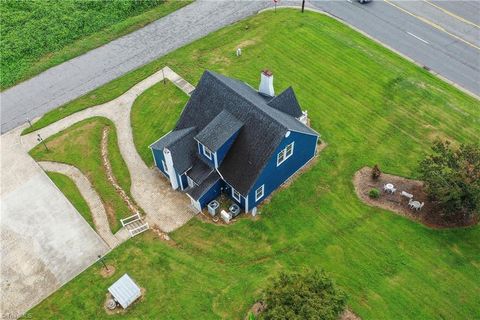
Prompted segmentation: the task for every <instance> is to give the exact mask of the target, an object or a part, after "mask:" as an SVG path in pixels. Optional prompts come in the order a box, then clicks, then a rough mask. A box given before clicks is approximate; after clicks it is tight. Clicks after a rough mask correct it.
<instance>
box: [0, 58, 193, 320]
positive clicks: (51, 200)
mask: <svg viewBox="0 0 480 320" xmlns="http://www.w3.org/2000/svg"><path fill="white" fill-rule="evenodd" d="M163 73H164V74H165V77H166V78H168V79H169V80H170V81H172V82H173V83H175V84H176V85H177V86H179V88H180V89H182V90H183V91H184V92H185V93H187V94H188V93H189V92H191V91H192V90H193V89H194V87H193V86H192V85H191V84H189V83H188V82H187V81H185V80H184V79H182V78H181V77H180V76H179V75H177V74H176V73H175V72H173V71H172V70H171V69H170V68H168V67H167V68H164V69H163V72H162V70H160V71H158V72H156V73H155V74H153V75H151V76H150V77H148V78H146V79H145V80H143V81H141V82H139V83H138V84H137V85H135V86H133V87H132V88H131V89H130V90H128V91H127V92H125V93H124V94H123V95H121V96H119V97H118V98H117V99H114V100H112V101H110V102H107V103H105V104H102V105H98V106H94V107H91V108H88V109H86V110H83V111H81V112H78V113H75V114H73V115H71V116H69V117H67V118H64V119H62V120H60V121H58V122H55V123H53V124H51V125H50V126H48V127H45V128H43V129H40V130H39V131H37V132H34V133H31V134H28V135H25V136H20V133H21V132H22V130H23V129H24V128H25V126H26V125H23V126H20V127H18V128H16V129H14V130H11V131H10V132H8V133H6V134H3V135H1V136H0V142H1V174H2V179H1V189H0V195H1V207H0V208H1V211H0V213H1V214H0V218H1V224H0V231H1V232H0V235H1V237H0V241H1V243H2V256H1V258H2V259H1V261H0V262H1V264H0V267H1V268H0V289H1V290H0V291H1V292H2V294H1V295H0V300H1V301H0V302H1V304H0V318H1V317H10V318H17V317H19V316H20V315H21V314H23V313H24V312H26V311H27V310H29V309H30V308H32V307H33V306H34V305H36V304H37V303H39V302H40V301H42V300H43V299H45V298H46V297H47V296H48V295H50V294H51V293H53V292H54V291H56V290H57V289H58V288H59V287H61V286H62V285H64V284H65V283H67V282H68V281H70V280H71V279H73V278H74V277H75V276H77V275H78V274H79V273H81V272H82V271H83V270H85V269H86V268H87V267H89V266H91V265H92V264H93V263H94V262H95V261H96V260H97V257H98V255H102V256H103V255H105V254H106V253H107V252H108V251H109V250H110V247H113V246H115V245H117V244H118V243H120V242H123V241H125V240H126V239H127V238H128V237H129V234H128V232H127V231H126V230H125V228H122V229H121V230H120V231H119V232H117V233H116V234H115V235H112V234H111V232H110V230H109V227H108V221H106V215H105V212H104V208H103V206H102V205H101V200H100V199H99V197H98V195H97V194H96V193H95V192H94V190H93V188H92V187H91V185H90V183H89V181H88V180H87V178H86V177H85V176H84V175H83V174H82V173H81V172H80V171H79V170H78V169H76V168H75V167H72V166H68V165H63V164H59V163H48V162H42V163H41V165H42V166H43V167H44V169H45V170H50V171H56V172H60V173H63V174H66V175H67V176H69V177H70V178H72V179H73V180H74V181H75V183H76V185H77V186H78V187H79V190H80V192H81V194H82V196H83V197H84V198H85V199H86V200H87V202H88V204H89V206H90V208H91V211H92V214H93V216H94V221H95V223H96V226H97V230H98V233H99V234H100V235H101V236H102V238H103V239H105V241H104V240H102V238H101V237H100V236H99V235H98V234H97V233H96V232H95V231H94V230H93V229H92V228H91V227H90V225H89V224H88V223H87V222H86V221H85V220H84V219H83V218H82V216H81V215H80V214H79V213H78V211H77V210H76V209H75V208H74V207H73V206H72V204H71V203H70V202H68V200H67V199H66V198H65V196H64V195H63V194H62V192H61V191H60V190H59V189H58V188H57V187H56V186H55V184H54V183H53V182H52V181H51V180H50V179H49V178H48V176H47V175H46V174H45V172H44V171H43V170H42V168H41V167H40V166H39V165H38V164H37V163H36V162H35V161H34V160H33V159H32V158H31V157H30V156H29V155H28V151H29V150H31V149H32V148H33V147H35V146H36V145H37V144H38V141H37V139H36V138H37V133H38V132H39V133H40V134H41V135H42V137H43V138H48V137H49V136H51V135H53V134H55V133H57V132H59V131H61V130H63V129H66V128H68V127H70V126H71V125H72V124H74V123H76V122H78V121H81V120H83V119H86V118H90V117H94V116H102V117H106V118H108V119H110V120H112V122H114V124H115V127H116V129H117V136H118V141H119V142H120V143H119V148H120V152H121V154H122V157H123V158H124V160H125V163H126V164H127V168H128V170H129V171H130V175H131V180H132V186H131V194H132V196H133V198H134V200H135V201H136V203H137V204H138V205H140V206H141V207H142V209H143V210H144V211H145V213H146V214H147V217H146V220H147V222H148V223H149V224H150V226H154V225H157V226H158V227H159V228H160V229H161V230H162V231H165V232H170V231H172V230H174V229H176V228H178V227H180V226H182V225H183V224H185V223H186V222H187V221H188V220H189V219H191V218H192V217H193V216H194V214H195V212H194V210H193V209H192V208H191V207H190V205H189V201H188V200H187V197H185V196H184V195H182V194H181V193H179V192H175V191H173V190H172V189H171V188H170V185H169V184H168V182H167V181H165V179H164V178H162V177H161V175H160V173H159V172H158V170H156V169H150V168H148V167H147V166H146V165H145V163H144V162H143V160H142V159H141V158H140V156H139V155H138V153H137V150H136V149H135V145H134V143H133V136H132V129H131V127H130V111H131V107H132V105H133V102H134V101H135V99H136V98H137V96H139V95H140V94H141V93H143V92H144V91H145V90H147V89H148V88H150V87H151V86H153V85H154V84H156V83H158V82H159V81H162V80H163V76H162V74H163ZM102 208H103V210H102Z"/></svg>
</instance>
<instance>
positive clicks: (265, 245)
mask: <svg viewBox="0 0 480 320" xmlns="http://www.w3.org/2000/svg"><path fill="white" fill-rule="evenodd" d="M266 22H268V23H266ZM238 47H241V48H242V56H241V57H237V56H236V55H235V50H236V48H238ZM166 65H168V66H170V67H171V68H172V69H173V70H174V71H175V72H177V73H178V74H179V75H181V76H182V77H184V78H185V79H186V80H187V81H188V82H190V83H193V84H195V83H197V82H198V80H199V79H200V76H201V74H202V72H203V71H204V70H205V69H211V70H214V71H216V72H219V73H222V74H225V75H227V76H230V77H235V78H237V79H241V80H242V81H246V82H247V83H249V84H251V85H252V86H256V84H257V83H258V70H261V69H263V68H268V69H270V70H272V71H273V72H274V73H275V74H276V75H277V77H276V79H275V81H276V88H278V92H281V91H283V90H284V89H286V88H287V87H288V86H290V85H292V87H293V88H294V89H295V91H296V93H297V95H298V96H297V97H298V100H299V102H300V104H301V105H302V107H303V108H305V109H308V111H309V117H310V118H311V120H312V121H311V124H312V128H313V129H314V130H316V131H317V132H321V133H322V138H324V139H325V140H326V141H327V142H328V144H329V146H328V148H326V149H325V150H324V151H323V152H322V153H321V155H320V157H319V160H318V162H317V163H316V164H315V165H314V166H313V167H312V168H311V169H310V170H308V171H306V172H305V173H304V174H303V175H301V176H300V177H299V178H298V179H297V180H295V181H294V182H293V183H292V185H291V186H289V188H286V189H284V190H281V191H280V192H278V193H277V194H275V195H274V197H273V198H272V200H271V201H270V202H269V203H268V204H266V205H265V206H264V207H263V208H262V216H263V218H262V219H259V220H258V221H255V222H254V221H251V220H248V219H241V220H240V221H238V222H237V223H235V224H233V225H231V226H229V227H228V228H218V227H216V226H214V225H212V224H208V223H203V222H202V221H200V220H198V219H192V220H191V221H190V222H189V223H188V224H187V225H185V226H183V227H181V228H180V229H178V230H176V231H175V232H173V233H171V234H170V236H171V237H172V239H173V240H174V241H175V246H173V245H168V244H167V243H165V242H164V241H159V237H158V236H157V235H155V234H154V233H152V232H148V233H144V234H142V235H141V236H139V237H136V238H133V239H131V240H129V241H128V242H126V243H124V244H122V245H121V246H119V247H118V248H116V249H115V250H113V251H112V252H111V253H110V254H109V255H108V256H107V257H106V258H105V259H106V262H107V263H108V264H111V265H113V266H114V267H115V268H116V274H117V275H121V274H124V273H126V272H128V274H129V275H131V276H132V278H134V279H135V280H136V281H138V283H141V284H142V286H144V287H145V290H146V292H147V294H146V295H145V299H144V300H143V301H141V302H139V303H137V304H135V305H134V306H132V308H131V309H130V310H128V311H127V313H126V314H125V315H123V316H124V317H125V318H127V317H129V318H151V319H160V318H163V317H165V315H168V317H169V318H171V319H185V318H192V319H193V318H195V319H217V318H226V319H240V318H243V317H244V316H245V315H246V313H247V311H248V310H249V308H250V307H251V306H252V305H253V304H254V303H255V302H256V301H258V300H259V298H260V295H261V292H262V291H263V290H264V288H266V287H268V284H269V282H268V281H269V280H268V279H269V276H271V275H273V274H277V273H279V272H281V271H297V270H300V269H301V268H302V267H311V266H316V267H321V268H322V269H324V270H325V271H326V272H328V274H329V275H330V276H331V277H332V278H333V279H334V280H335V283H336V284H337V286H338V287H339V288H341V289H342V291H344V292H345V293H346V295H347V296H348V300H347V304H348V307H349V309H351V310H353V311H354V312H355V314H358V315H359V316H360V317H361V318H365V319H399V318H410V319H412V318H413V319H438V318H445V319H471V318H474V317H475V316H477V314H478V310H480V301H479V300H478V299H477V297H478V288H479V286H480V283H479V281H480V280H479V278H478V273H479V270H480V267H479V266H480V256H479V255H478V252H479V251H480V241H479V240H480V228H479V227H478V226H475V227H472V228H466V229H456V230H432V229H429V228H426V227H424V226H422V225H420V224H418V223H416V222H413V221H410V220H407V219H404V218H403V217H399V216H397V215H395V214H384V213H385V211H384V210H382V209H378V208H374V207H370V206H367V205H365V204H364V203H362V202H361V201H360V200H359V199H358V197H357V196H356V194H355V191H354V187H353V184H352V177H353V175H354V173H355V172H356V171H358V170H359V169H360V168H362V167H364V166H373V165H374V164H376V163H378V164H379V165H380V167H381V168H382V170H384V171H385V172H389V173H392V174H394V175H398V176H409V177H412V178H413V179H417V178H418V176H417V175H416V173H415V171H414V169H415V168H416V167H417V164H418V162H419V161H420V159H423V158H424V157H425V155H426V154H427V153H428V152H429V149H430V146H431V143H432V141H433V140H435V139H436V138H438V137H442V138H443V137H448V139H449V140H451V141H456V142H459V143H464V142H469V141H475V139H478V135H479V132H480V125H479V122H478V119H479V118H480V110H479V108H478V103H479V102H478V101H477V100H475V99H474V98H471V97H469V96H467V95H465V94H464V93H462V92H460V91H459V90H457V89H455V88H453V87H452V86H450V85H448V84H446V83H444V82H442V81H441V80H439V79H438V78H436V77H434V76H433V75H431V74H430V73H428V72H427V71H425V70H422V69H421V68H419V67H417V66H415V65H413V64H411V63H410V62H408V61H406V60H404V59H402V58H401V57H399V56H397V55H396V54H394V53H392V52H391V51H389V50H387V49H385V48H383V47H381V46H380V45H379V44H376V43H374V42H372V41H371V40H369V39H367V38H365V37H364V36H362V35H360V34H358V33H357V32H355V31H354V30H352V29H350V28H348V27H347V26H345V25H343V24H342V23H340V22H338V21H336V20H334V19H332V18H329V17H327V16H324V15H320V14H317V13H311V12H306V13H305V14H303V15H302V14H300V12H298V11H295V10H278V11H277V12H276V13H274V12H267V13H262V14H260V15H258V16H255V17H253V18H251V19H248V20H245V21H242V22H240V23H237V24H234V25H232V26H229V27H227V28H225V29H222V30H220V31H218V32H215V33H213V34H211V35H209V36H207V37H205V38H203V39H201V40H199V41H196V42H194V43H192V44H191V45H188V46H185V47H183V48H181V49H179V50H177V51H175V52H172V53H171V54H169V55H167V56H165V57H163V58H161V59H159V60H157V61H155V62H152V63H151V64H149V65H146V66H144V67H142V68H141V69H139V70H137V71H134V72H132V73H129V74H127V75H125V76H124V77H122V78H120V79H117V80H115V81H113V82H111V83H109V84H107V85H105V86H103V87H101V88H99V89H97V90H95V91H94V92H92V93H90V94H88V95H86V96H85V97H82V98H80V99H78V100H77V101H74V102H72V103H70V104H68V105H66V106H64V107H63V108H62V109H58V110H54V111H52V112H50V113H49V114H47V115H46V116H45V118H44V119H42V120H40V121H39V122H38V124H37V125H36V126H37V128H39V127H42V126H45V125H46V124H48V123H52V122H54V121H55V120H58V119H60V118H62V117H64V116H65V115H67V114H71V113H73V112H75V111H78V110H81V109H83V108H86V107H89V106H92V105H96V104H99V103H103V102H106V101H109V100H111V99H113V98H116V97H117V96H119V95H120V94H121V93H123V92H125V91H126V90H128V89H129V88H131V87H132V86H133V85H134V84H136V83H137V82H139V81H140V80H142V79H144V78H145V77H147V76H148V75H150V74H152V73H153V72H156V71H158V70H159V69H160V68H162V67H164V66H166ZM172 91H173V92H172ZM177 93H178V92H177V89H176V88H172V86H171V84H166V85H163V84H161V83H159V84H157V85H155V86H153V87H152V88H150V89H149V90H148V91H146V92H145V93H144V96H140V97H139V98H138V99H137V102H139V104H138V105H137V104H136V105H135V106H134V107H133V109H132V117H131V120H132V122H133V123H132V126H133V128H139V127H140V126H143V128H142V129H141V130H143V132H147V133H152V134H151V135H149V138H151V139H152V140H151V141H147V139H141V138H139V137H138V135H137V139H135V142H136V146H137V149H138V150H139V151H140V153H142V154H144V155H145V154H146V153H145V151H144V148H146V147H147V146H148V145H149V144H151V143H153V142H154V141H155V140H156V139H157V138H158V136H161V135H162V134H165V133H167V132H168V131H169V130H171V129H172V128H173V125H174V119H176V118H177V117H178V115H179V113H180V112H181V110H182V108H183V106H184V103H185V99H174V98H172V95H173V96H175V95H176V94H177ZM140 102H142V103H140ZM155 105H156V106H157V107H156V108H154V107H153V106H155ZM142 106H149V108H151V110H154V111H153V112H149V113H142ZM153 118H154V119H155V121H153ZM162 122H165V125H164V126H161V127H160V128H158V129H157V127H158V126H159V124H162ZM156 130H158V133H157V134H154V133H155V131H156ZM135 135H136V134H135V133H134V136H135ZM92 143H93V142H92ZM95 143H98V142H95ZM119 143H122V142H121V141H119ZM72 148H76V146H72ZM150 164H151V163H150ZM389 213H390V212H389ZM100 268H101V265H95V266H92V267H91V268H89V269H88V270H86V271H85V272H84V273H82V274H81V275H79V276H78V277H77V278H76V279H74V280H73V281H71V282H70V283H68V284H67V285H65V286H64V287H62V288H61V289H60V290H59V291H57V292H56V293H54V294H53V295H52V296H50V297H49V298H48V299H46V300H45V301H43V302H42V303H41V304H40V305H38V306H37V307H35V308H34V309H32V310H31V311H30V312H29V315H31V317H32V318H35V319H36V318H41V319H56V318H62V317H63V318H69V319H83V318H95V319H111V316H109V315H107V314H106V313H105V312H104V310H103V301H104V298H105V293H106V290H107V288H108V287H109V286H110V285H111V284H112V282H113V281H114V280H116V279H113V278H115V277H112V278H107V279H105V278H102V277H101V275H100V274H99V273H98V272H99V269H100Z"/></svg>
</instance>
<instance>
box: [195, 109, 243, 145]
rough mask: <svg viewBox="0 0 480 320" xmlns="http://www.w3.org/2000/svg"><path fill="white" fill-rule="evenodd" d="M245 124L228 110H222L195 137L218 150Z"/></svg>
mask: <svg viewBox="0 0 480 320" xmlns="http://www.w3.org/2000/svg"><path fill="white" fill-rule="evenodd" d="M242 126H243V123H242V122H241V121H240V120H238V119H237V118H235V117H234V116H233V115H232V114H231V113H230V112H228V111H227V110H222V111H221V112H220V113H219V114H218V115H217V116H216V117H215V118H213V120H212V121H210V123H209V124H207V125H206V126H205V128H203V129H202V131H200V132H199V133H198V134H197V136H196V137H195V139H197V140H198V141H199V142H200V143H201V144H203V145H204V146H206V147H207V148H208V149H210V150H211V151H213V152H215V151H217V150H218V149H219V148H220V147H221V146H223V144H224V143H225V142H227V140H228V139H230V138H231V137H232V136H233V134H234V133H236V132H237V131H238V130H240V128H241V127H242Z"/></svg>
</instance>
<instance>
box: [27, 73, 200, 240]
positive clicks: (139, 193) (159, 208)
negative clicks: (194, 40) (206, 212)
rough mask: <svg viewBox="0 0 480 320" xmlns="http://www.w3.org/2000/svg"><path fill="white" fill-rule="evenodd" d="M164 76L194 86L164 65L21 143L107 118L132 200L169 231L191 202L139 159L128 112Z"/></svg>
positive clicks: (186, 88)
mask: <svg viewBox="0 0 480 320" xmlns="http://www.w3.org/2000/svg"><path fill="white" fill-rule="evenodd" d="M163 75H165V78H167V79H168V80H170V81H172V82H173V83H174V84H175V85H176V86H178V87H179V88H180V89H181V90H182V91H184V92H185V93H186V94H190V93H191V91H192V90H193V89H194V87H193V86H192V85H191V84H189V83H188V82H187V81H185V80H184V79H182V78H181V77H180V76H179V75H178V74H176V73H175V72H173V71H172V70H171V69H170V68H168V67H165V68H163V70H159V71H157V72H156V73H154V74H152V75H151V76H149V77H148V78H146V79H144V80H143V81H141V82H139V83H138V84H136V85H135V86H133V87H132V88H131V89H129V90H128V91H127V92H125V93H124V94H122V95H121V96H119V97H118V98H116V99H114V100H112V101H109V102H107V103H104V104H101V105H97V106H93V107H90V108H88V109H85V110H82V111H79V112H77V113H74V114H72V115H70V116H68V117H66V118H63V119H61V120H59V121H57V122H55V123H53V124H51V125H49V126H47V127H45V128H42V129H40V130H38V131H35V132H32V133H30V134H28V135H25V136H22V144H23V145H24V146H25V149H26V150H30V149H31V148H33V147H34V146H35V145H37V144H38V141H37V140H36V139H37V133H40V134H41V135H42V137H43V138H44V139H46V138H48V137H50V136H52V135H53V134H55V133H57V132H59V131H61V130H64V129H66V128H68V127H70V126H71V125H73V124H75V123H77V122H79V121H82V120H84V119H87V118H91V117H95V116H100V117H105V118H108V119H110V120H111V121H112V122H113V123H114V124H115V127H116V130H117V137H118V141H119V149H120V153H121V155H122V157H123V159H124V160H125V163H126V165H127V168H128V170H129V172H130V176H131V180H132V185H131V189H130V193H131V195H132V197H133V199H134V201H135V202H136V203H137V204H138V205H139V206H140V207H141V208H142V209H143V211H144V212H145V213H146V219H147V222H149V224H150V225H152V226H153V225H157V226H158V227H159V228H160V229H161V230H162V231H164V232H171V231H173V230H175V229H177V228H179V227H180V226H182V225H184V224H185V223H186V222H187V221H188V220H190V219H191V218H192V217H193V216H194V215H195V211H194V210H193V209H192V208H191V207H190V202H189V201H188V199H187V197H185V196H184V195H183V194H181V193H179V192H176V191H173V190H172V189H171V188H170V186H169V185H168V182H167V181H165V179H162V177H161V175H160V173H159V172H158V170H156V169H151V168H148V167H147V166H146V165H145V163H144V162H143V160H142V159H141V158H140V156H139V154H138V153H137V150H136V148H135V144H134V142H133V134H132V128H131V125H130V111H131V107H132V105H133V102H134V101H135V99H136V98H137V97H138V96H139V95H140V94H142V93H143V92H144V91H145V90H147V89H148V88H150V87H151V86H153V85H155V84H156V83H158V82H160V81H162V80H163Z"/></svg>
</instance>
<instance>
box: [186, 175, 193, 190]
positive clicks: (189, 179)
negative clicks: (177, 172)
mask: <svg viewBox="0 0 480 320" xmlns="http://www.w3.org/2000/svg"><path fill="white" fill-rule="evenodd" d="M187 182H188V186H189V187H190V188H193V187H194V186H195V182H194V181H193V180H192V178H190V177H189V176H188V175H187Z"/></svg>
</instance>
